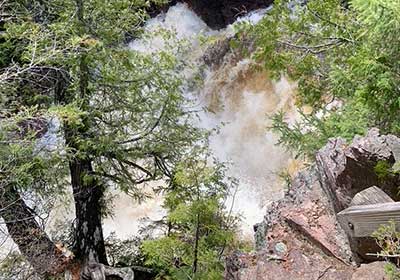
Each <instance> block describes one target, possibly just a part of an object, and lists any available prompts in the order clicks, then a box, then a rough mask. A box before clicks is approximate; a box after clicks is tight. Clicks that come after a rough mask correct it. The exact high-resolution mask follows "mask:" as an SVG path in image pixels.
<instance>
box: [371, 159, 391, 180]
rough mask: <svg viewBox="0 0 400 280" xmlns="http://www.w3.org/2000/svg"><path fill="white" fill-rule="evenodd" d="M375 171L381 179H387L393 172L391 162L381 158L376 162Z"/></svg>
mask: <svg viewBox="0 0 400 280" xmlns="http://www.w3.org/2000/svg"><path fill="white" fill-rule="evenodd" d="M374 172H375V174H376V175H377V176H378V179H380V180H385V179H387V178H388V177H389V176H391V175H392V174H393V172H392V169H391V166H390V164H389V163H388V162H387V161H385V160H380V161H378V162H377V163H376V165H375V167H374Z"/></svg>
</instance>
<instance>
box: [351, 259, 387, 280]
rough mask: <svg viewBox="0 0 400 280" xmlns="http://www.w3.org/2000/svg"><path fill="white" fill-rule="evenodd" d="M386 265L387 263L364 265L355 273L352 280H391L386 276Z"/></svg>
mask: <svg viewBox="0 0 400 280" xmlns="http://www.w3.org/2000/svg"><path fill="white" fill-rule="evenodd" d="M385 265H386V262H373V263H369V264H362V265H361V266H360V267H359V268H357V270H356V272H354V274H353V277H352V278H351V280H389V279H390V278H389V277H388V276H387V275H386V274H385Z"/></svg>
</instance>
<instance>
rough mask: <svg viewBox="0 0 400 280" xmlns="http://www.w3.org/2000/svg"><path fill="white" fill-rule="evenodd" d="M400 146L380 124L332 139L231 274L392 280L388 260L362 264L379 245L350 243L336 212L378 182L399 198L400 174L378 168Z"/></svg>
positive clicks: (263, 278) (237, 277)
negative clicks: (384, 172)
mask: <svg viewBox="0 0 400 280" xmlns="http://www.w3.org/2000/svg"><path fill="white" fill-rule="evenodd" d="M399 149H400V139H399V138H397V137H395V136H392V135H380V133H379V131H378V130H376V129H372V130H370V131H369V133H368V134H367V136H365V137H356V138H355V139H354V140H353V142H352V143H351V144H350V145H347V144H346V142H345V141H344V140H343V139H332V140H330V141H329V143H328V144H327V145H326V146H325V147H324V148H322V149H321V150H320V151H319V152H318V154H317V156H316V165H315V166H314V167H311V168H309V169H308V170H305V171H303V172H302V173H300V174H299V175H298V176H297V178H296V179H295V180H294V181H293V183H292V186H291V188H290V190H289V191H288V193H287V194H286V196H285V197H284V198H283V199H282V200H280V201H278V202H275V203H273V204H272V205H271V206H270V207H269V209H268V211H267V214H266V216H265V219H264V221H263V222H262V223H260V224H258V225H256V226H255V232H256V243H257V249H258V250H257V252H256V253H253V254H240V253H237V254H235V255H233V256H231V258H230V259H228V261H227V270H226V276H225V278H226V279H232V280H233V279H234V280H250V279H252V280H253V279H256V280H269V279H271V280H272V279H273V280H280V279H285V280H286V279H292V280H303V279H304V280H305V279H343V280H345V279H346V280H361V279H369V278H367V277H368V275H369V274H371V275H373V276H372V277H374V279H386V278H385V275H384V270H383V265H384V264H383V263H382V262H375V263H373V264H368V265H363V266H361V267H360V268H357V267H356V264H357V263H358V264H359V263H361V262H366V261H367V260H366V259H365V258H364V256H365V251H366V250H377V248H371V247H368V246H369V244H368V242H367V241H368V240H363V242H360V243H359V244H356V246H354V244H353V243H352V242H349V240H348V237H347V235H346V234H345V232H344V231H343V230H342V228H341V226H340V225H339V223H338V221H337V219H336V213H337V212H338V211H340V210H342V209H344V208H346V207H347V206H348V205H349V203H350V201H351V199H352V198H353V196H354V195H355V194H356V193H358V192H359V191H362V190H363V189H366V188H369V187H371V186H373V185H376V186H379V187H380V188H381V189H383V190H384V191H385V192H386V193H388V194H389V195H390V196H391V197H392V198H393V199H395V200H398V197H397V190H398V189H397V186H398V181H399V180H398V178H397V177H396V176H395V177H392V178H387V179H385V180H384V181H383V180H381V179H380V178H378V176H377V174H376V173H375V171H374V167H375V166H376V165H377V163H378V162H379V161H385V162H387V163H388V164H389V165H391V164H393V163H394V162H395V161H397V160H398V159H399V155H400V153H399ZM364 241H365V242H364ZM350 244H351V245H352V246H350ZM370 252H371V251H370ZM371 279H372V278H371Z"/></svg>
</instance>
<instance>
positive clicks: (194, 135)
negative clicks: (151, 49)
mask: <svg viewBox="0 0 400 280" xmlns="http://www.w3.org/2000/svg"><path fill="white" fill-rule="evenodd" d="M161 2H163V1H146V0H135V1H133V0H116V1H107V0H89V1H83V0H52V1H46V0H43V1H29V0H20V1H15V2H13V3H7V2H6V3H7V4H4V5H5V6H2V7H1V9H2V11H7V13H9V14H10V15H11V17H9V18H4V19H2V20H3V23H2V28H3V31H2V33H1V37H2V38H1V42H0V44H1V48H2V49H4V48H7V49H9V50H10V51H11V52H13V53H15V54H16V57H18V59H14V58H11V59H8V60H7V61H5V59H4V57H3V56H2V63H3V64H2V69H1V72H0V94H1V100H0V104H1V108H0V110H1V113H0V114H1V126H2V132H3V131H4V133H2V135H1V136H2V139H1V144H0V145H1V153H2V155H1V156H2V157H1V161H2V162H1V168H2V169H1V173H0V182H1V191H2V192H1V195H0V215H1V217H2V218H3V219H4V220H5V223H6V226H7V229H8V231H9V234H10V235H11V237H12V238H13V240H14V242H15V243H16V244H17V245H18V247H19V249H20V251H21V252H22V253H23V254H24V255H25V257H26V258H27V259H28V261H29V262H30V263H31V264H32V266H33V267H34V269H35V270H36V272H37V273H39V274H41V275H54V274H58V273H60V272H62V271H63V269H65V267H66V266H68V265H70V264H69V263H68V261H69V260H68V259H66V258H65V257H62V256H59V255H58V253H59V252H58V251H57V249H56V247H55V245H54V243H53V242H52V241H51V240H50V238H49V237H48V236H47V235H46V233H45V232H44V231H43V228H42V227H41V226H40V225H39V224H38V223H37V221H36V220H35V218H34V216H35V215H33V213H32V211H30V209H29V207H28V205H26V204H25V203H24V200H23V197H22V196H23V195H24V194H26V193H31V194H34V195H36V196H37V195H40V196H41V197H42V198H46V197H49V196H52V195H58V194H60V192H62V190H63V188H64V187H65V186H66V183H65V181H64V180H61V179H62V178H63V173H62V172H61V171H63V172H67V173H69V177H70V180H69V181H70V186H71V188H72V190H73V194H74V202H75V210H76V219H75V230H74V240H75V246H74V248H73V251H74V254H75V258H74V263H75V264H76V265H78V266H79V267H81V275H82V277H86V278H84V279H103V278H101V277H104V275H105V274H107V273H108V274H112V273H114V270H112V269H110V268H108V267H107V266H105V265H106V264H107V256H106V251H105V247H104V239H103V233H102V226H101V220H102V213H103V212H105V211H104V209H105V208H106V203H107V202H106V201H104V192H105V190H106V189H107V187H109V186H111V185H116V186H118V187H119V188H120V189H121V190H123V191H125V192H126V193H128V194H130V195H132V196H133V197H135V198H137V199H139V200H140V199H145V198H146V196H145V193H144V192H143V191H142V190H141V188H142V185H143V184H144V183H146V182H150V181H154V180H160V179H163V178H170V177H172V170H173V169H174V168H175V166H176V165H177V164H178V163H179V162H181V159H182V157H184V156H187V154H188V153H190V151H189V150H190V149H189V148H190V147H192V146H197V145H201V144H202V139H204V137H205V135H204V133H203V132H202V131H200V130H198V129H195V128H194V127H193V126H192V125H191V118H192V115H191V114H190V113H187V112H186V111H185V104H186V103H187V101H186V99H185V98H184V97H183V96H182V93H181V88H180V85H181V83H180V79H179V76H177V75H176V74H175V71H174V70H175V67H176V60H175V59H174V57H172V56H171V55H169V54H168V53H167V52H160V53H157V54H152V55H145V54H141V53H138V52H135V51H132V50H130V49H128V48H127V46H126V45H125V43H126V40H127V38H132V37H133V36H139V35H140V31H141V28H140V26H142V25H143V22H144V20H145V19H146V8H147V7H149V5H151V4H161ZM3 3H4V2H3ZM2 15H3V13H2ZM7 57H8V55H7ZM51 118H53V119H54V118H55V119H56V120H59V121H60V122H61V131H60V134H61V138H62V139H63V140H64V142H65V143H64V145H63V147H62V149H61V151H59V152H55V151H51V152H47V153H41V152H37V151H36V147H37V146H38V142H39V139H41V136H42V135H43V133H45V131H46V129H50V128H51V125H50V124H49V120H50V119H51ZM43 123H44V124H46V123H48V124H47V125H44V128H43V129H38V126H39V127H40V125H39V124H43ZM46 127H47V128H46ZM3 128H4V129H3ZM6 128H8V129H6ZM40 131H42V132H43V133H41V132H40ZM24 176H25V177H24ZM57 178H58V179H59V180H56V179H57ZM15 202H18V203H15ZM16 216H17V219H15V217H16ZM32 233H35V234H32ZM115 273H116V272H115ZM99 277H100V278H99Z"/></svg>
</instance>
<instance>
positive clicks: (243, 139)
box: [105, 4, 297, 237]
mask: <svg viewBox="0 0 400 280" xmlns="http://www.w3.org/2000/svg"><path fill="white" fill-rule="evenodd" d="M265 11H266V10H263V11H257V12H253V13H251V14H249V15H247V16H245V17H243V18H240V19H238V21H245V20H246V21H249V22H251V23H256V22H257V21H259V20H260V19H261V18H262V16H263V14H264V13H265ZM145 28H146V30H147V31H148V32H150V33H152V32H154V33H156V31H157V30H158V29H160V28H162V29H166V30H169V31H171V32H172V33H174V34H175V35H176V36H175V38H177V40H185V42H186V43H187V45H188V48H189V52H188V54H189V56H188V54H184V55H185V57H183V58H182V59H184V60H186V61H190V62H191V64H192V67H188V69H184V74H183V75H184V77H186V78H187V79H190V78H191V77H192V75H194V73H197V72H196V69H197V70H198V69H201V73H202V77H203V80H204V81H203V84H202V85H200V86H198V87H195V88H193V86H188V87H187V89H186V92H185V94H186V95H187V97H188V98H191V99H194V100H195V103H196V104H197V106H198V107H199V108H201V107H206V108H208V110H206V111H205V112H203V113H201V114H200V119H199V121H198V123H196V125H198V126H199V127H202V128H206V129H213V128H216V127H218V126H220V133H219V134H216V135H214V136H212V138H211V139H210V145H211V149H212V152H213V154H214V155H215V156H216V157H217V158H218V159H219V160H220V161H223V162H231V165H230V168H229V171H228V172H229V174H228V175H230V176H234V177H236V178H237V179H239V185H238V189H237V190H234V193H233V194H232V195H231V197H230V199H229V201H228V202H227V204H228V205H227V206H229V207H230V206H231V205H233V211H234V213H236V214H239V215H241V216H242V222H241V230H242V233H243V235H244V236H252V234H253V225H254V224H255V223H258V222H260V221H262V219H263V217H264V214H265V207H266V206H267V205H268V204H269V203H271V202H272V201H275V200H277V199H279V198H280V197H282V195H283V187H282V185H283V184H282V182H280V179H279V176H278V173H279V172H280V171H281V170H283V169H284V168H288V169H289V170H293V169H296V167H297V163H296V161H294V160H293V159H291V158H290V156H289V155H288V154H287V153H286V152H285V151H284V150H283V149H282V148H280V147H278V146H276V141H277V138H276V136H275V135H274V134H273V133H272V132H269V131H268V129H267V127H268V126H269V125H270V123H269V120H268V115H272V114H273V113H276V112H278V111H279V110H284V111H285V112H286V113H287V114H288V115H289V118H290V119H291V120H295V119H296V118H297V115H296V110H295V104H294V99H293V95H294V94H293V93H294V91H295V90H296V85H295V84H293V83H290V82H289V81H288V80H286V79H284V78H282V79H281V80H279V81H272V80H271V79H269V78H268V73H266V72H265V71H255V70H254V67H253V66H254V63H253V61H251V59H249V58H240V59H239V60H237V57H233V56H232V55H230V54H227V55H225V56H224V57H223V61H222V62H221V63H220V65H213V66H207V65H206V64H205V62H204V60H202V59H201V58H202V57H203V56H204V55H205V53H206V51H207V47H209V46H207V44H201V42H200V39H199V38H203V39H204V38H206V39H207V38H212V39H213V40H214V41H216V40H225V39H227V38H231V37H232V36H233V35H234V28H233V26H232V25H231V26H228V27H227V28H226V29H223V30H219V31H213V30H211V29H209V28H208V27H207V25H206V24H205V23H204V22H203V21H202V20H201V19H200V18H199V17H198V16H197V15H196V14H195V13H194V12H193V11H191V10H190V9H189V8H188V7H187V5H186V4H177V5H175V6H173V7H171V8H170V9H169V10H168V12H167V13H165V14H162V15H159V16H158V17H156V18H153V19H151V20H149V22H148V23H147V24H146V27H145ZM170 40H171V39H170ZM173 45H174V42H171V41H166V40H165V39H164V38H162V37H161V36H159V35H156V36H152V37H149V38H146V39H141V40H136V41H133V42H131V43H130V44H129V47H130V48H131V49H134V50H136V51H141V52H146V53H151V52H155V51H157V50H163V49H164V48H170V49H171V51H174V48H173ZM171 46H172V47H171ZM176 55H177V56H182V54H181V53H176ZM193 64H194V67H193ZM193 68H194V69H193ZM221 123H224V125H222V126H221ZM120 197H121V198H122V199H121V198H120V200H119V201H116V203H115V210H116V215H115V217H114V218H113V220H108V221H107V222H106V225H105V232H106V234H107V233H109V232H110V231H112V230H115V231H116V233H117V234H118V235H120V236H121V235H122V237H124V236H126V235H127V234H129V233H133V232H134V231H135V229H134V228H131V229H126V224H132V222H129V221H128V217H129V219H131V221H132V220H138V219H139V218H143V217H145V216H148V217H150V218H156V219H157V218H161V217H162V215H163V211H162V209H161V208H160V205H161V203H162V199H161V198H160V197H156V198H155V200H150V201H148V202H145V203H144V204H143V205H139V206H136V205H133V202H132V200H130V199H125V198H123V195H121V196H120ZM137 207H139V209H140V210H138V208H137ZM129 209H131V210H129ZM124 224H125V225H124ZM111 225H114V226H115V225H120V226H121V227H122V228H123V229H121V228H118V227H114V226H111ZM134 225H137V224H136V223H134Z"/></svg>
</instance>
